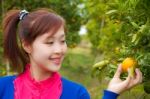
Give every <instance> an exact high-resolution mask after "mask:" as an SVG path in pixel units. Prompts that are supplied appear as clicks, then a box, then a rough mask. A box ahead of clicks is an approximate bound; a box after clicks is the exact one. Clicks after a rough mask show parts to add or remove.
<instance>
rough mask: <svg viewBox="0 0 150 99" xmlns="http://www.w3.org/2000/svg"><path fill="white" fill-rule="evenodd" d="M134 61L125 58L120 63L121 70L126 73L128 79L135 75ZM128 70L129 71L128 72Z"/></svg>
mask: <svg viewBox="0 0 150 99" xmlns="http://www.w3.org/2000/svg"><path fill="white" fill-rule="evenodd" d="M136 63H137V62H136V60H135V59H133V58H129V57H128V58H126V59H125V60H124V61H123V62H122V70H123V71H124V72H128V73H129V75H130V77H134V75H135V72H134V71H135V67H136ZM128 70H129V71H128Z"/></svg>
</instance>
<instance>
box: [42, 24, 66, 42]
mask: <svg viewBox="0 0 150 99" xmlns="http://www.w3.org/2000/svg"><path fill="white" fill-rule="evenodd" d="M52 32H53V31H49V32H47V33H45V34H43V35H41V36H40V38H42V39H50V38H62V37H65V32H64V28H63V27H61V28H59V29H58V30H57V31H56V32H55V33H52Z"/></svg>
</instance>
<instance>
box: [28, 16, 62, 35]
mask: <svg viewBox="0 0 150 99" xmlns="http://www.w3.org/2000/svg"><path fill="white" fill-rule="evenodd" d="M32 26H33V28H32V29H31V30H32V32H34V33H32V32H31V33H32V34H33V35H32V34H31V35H32V37H33V38H36V37H37V36H40V35H43V34H45V33H48V32H50V36H53V35H54V34H55V33H56V32H57V30H58V29H59V28H61V26H63V27H64V30H65V21H64V19H63V18H62V17H60V16H58V15H55V14H54V13H48V14H44V15H41V16H39V17H38V18H37V19H35V20H34V21H33V24H32Z"/></svg>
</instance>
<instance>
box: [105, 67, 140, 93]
mask: <svg viewBox="0 0 150 99" xmlns="http://www.w3.org/2000/svg"><path fill="white" fill-rule="evenodd" d="M121 73H122V67H121V65H119V66H118V68H117V71H116V73H115V75H114V77H113V78H112V80H111V81H110V83H109V85H108V88H107V90H109V91H112V92H115V93H117V94H120V93H122V92H124V91H126V90H128V89H130V88H132V87H134V86H135V85H137V84H140V83H141V82H142V73H141V71H140V70H139V69H136V70H135V77H134V78H131V76H129V74H128V77H127V78H126V80H121V79H120V74H121Z"/></svg>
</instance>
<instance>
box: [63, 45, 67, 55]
mask: <svg viewBox="0 0 150 99" xmlns="http://www.w3.org/2000/svg"><path fill="white" fill-rule="evenodd" d="M67 50H68V47H67V45H64V46H63V52H64V54H65V53H66V52H67Z"/></svg>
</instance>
